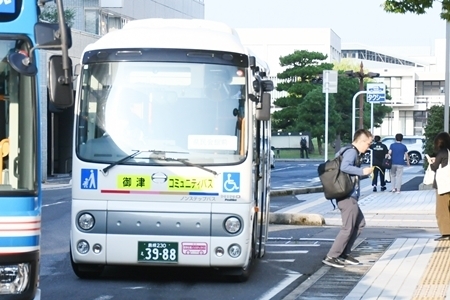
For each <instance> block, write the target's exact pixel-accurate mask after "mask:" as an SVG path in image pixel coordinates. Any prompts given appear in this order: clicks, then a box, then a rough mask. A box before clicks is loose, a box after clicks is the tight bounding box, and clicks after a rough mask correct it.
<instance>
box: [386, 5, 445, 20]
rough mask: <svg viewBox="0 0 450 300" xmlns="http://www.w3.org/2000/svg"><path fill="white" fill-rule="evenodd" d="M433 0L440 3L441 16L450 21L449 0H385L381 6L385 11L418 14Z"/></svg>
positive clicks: (425, 9)
mask: <svg viewBox="0 0 450 300" xmlns="http://www.w3.org/2000/svg"><path fill="white" fill-rule="evenodd" d="M435 2H437V3H439V4H441V5H442V10H441V18H442V19H443V20H446V21H450V0H439V1H437V0H435V1H434V0H385V1H384V3H383V8H384V10H385V11H387V12H392V13H400V14H404V13H407V12H411V13H415V14H418V15H422V14H425V13H426V12H427V9H429V8H432V7H433V5H434V4H435Z"/></svg>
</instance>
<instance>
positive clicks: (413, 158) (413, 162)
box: [408, 152, 422, 165]
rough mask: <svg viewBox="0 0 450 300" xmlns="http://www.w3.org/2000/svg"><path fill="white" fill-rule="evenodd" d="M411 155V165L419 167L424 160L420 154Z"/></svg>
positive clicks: (413, 153) (411, 153)
mask: <svg viewBox="0 0 450 300" xmlns="http://www.w3.org/2000/svg"><path fill="white" fill-rule="evenodd" d="M408 155H409V163H410V164H411V165H417V164H419V162H420V161H421V160H422V156H421V155H420V153H418V152H410V153H408Z"/></svg>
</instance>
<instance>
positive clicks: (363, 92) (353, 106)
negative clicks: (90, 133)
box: [351, 91, 367, 140]
mask: <svg viewBox="0 0 450 300" xmlns="http://www.w3.org/2000/svg"><path fill="white" fill-rule="evenodd" d="M361 94H367V91H359V92H357V93H356V94H355V95H354V96H353V99H352V137H351V138H352V140H353V136H354V135H355V123H356V122H355V114H356V113H355V111H356V109H355V105H356V97H358V96H359V95H361Z"/></svg>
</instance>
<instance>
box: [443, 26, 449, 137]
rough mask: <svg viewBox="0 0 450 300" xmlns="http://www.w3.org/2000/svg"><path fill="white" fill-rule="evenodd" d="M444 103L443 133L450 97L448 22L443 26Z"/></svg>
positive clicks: (447, 121) (446, 125) (445, 129)
mask: <svg viewBox="0 0 450 300" xmlns="http://www.w3.org/2000/svg"><path fill="white" fill-rule="evenodd" d="M445 48H446V49H445V57H446V58H445V102H444V131H445V132H448V123H449V120H448V114H449V97H450V57H449V55H450V22H446V25H445Z"/></svg>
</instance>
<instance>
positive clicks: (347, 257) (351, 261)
mask: <svg viewBox="0 0 450 300" xmlns="http://www.w3.org/2000/svg"><path fill="white" fill-rule="evenodd" d="M339 260H341V261H343V262H345V263H347V264H350V265H359V260H357V259H356V258H354V257H353V256H350V255H342V256H339Z"/></svg>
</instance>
